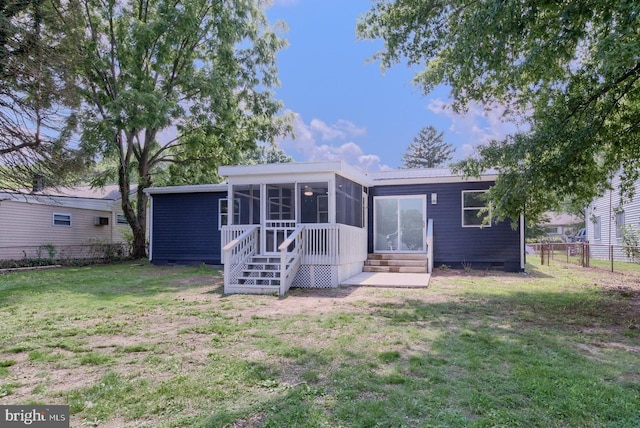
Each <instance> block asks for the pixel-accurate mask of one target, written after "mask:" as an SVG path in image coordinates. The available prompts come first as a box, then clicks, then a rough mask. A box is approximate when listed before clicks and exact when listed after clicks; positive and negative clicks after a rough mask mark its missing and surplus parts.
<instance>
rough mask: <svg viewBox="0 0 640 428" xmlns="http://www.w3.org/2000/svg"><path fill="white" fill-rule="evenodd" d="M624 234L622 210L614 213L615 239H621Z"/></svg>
mask: <svg viewBox="0 0 640 428" xmlns="http://www.w3.org/2000/svg"><path fill="white" fill-rule="evenodd" d="M623 235H624V211H623V212H620V213H616V239H622V236H623Z"/></svg>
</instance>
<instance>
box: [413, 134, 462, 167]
mask: <svg viewBox="0 0 640 428" xmlns="http://www.w3.org/2000/svg"><path fill="white" fill-rule="evenodd" d="M453 152H454V150H453V146H452V144H450V143H445V141H444V134H443V133H442V132H440V133H438V130H437V129H436V128H434V127H433V126H426V127H424V128H422V129H421V130H420V132H419V133H418V135H417V136H416V137H414V139H413V142H412V143H411V144H410V145H409V147H408V148H407V151H406V152H405V153H404V155H403V156H402V167H403V168H435V167H438V166H441V165H443V164H444V163H445V162H447V161H450V160H451V158H452V154H453Z"/></svg>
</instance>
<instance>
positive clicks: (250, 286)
mask: <svg viewBox="0 0 640 428" xmlns="http://www.w3.org/2000/svg"><path fill="white" fill-rule="evenodd" d="M219 172H220V175H222V176H224V177H226V178H227V183H225V184H222V185H209V186H180V187H175V188H171V187H167V188H152V189H148V190H147V191H148V193H149V195H150V196H151V197H152V209H151V217H152V225H151V238H150V239H151V249H150V257H151V261H152V262H153V263H154V264H172V263H180V264H189V263H207V264H218V263H221V264H222V265H223V266H224V269H225V292H228V293H233V292H246V293H272V292H276V293H279V294H284V293H285V292H286V290H287V289H288V288H289V287H291V286H295V287H336V286H338V285H340V284H341V283H342V282H343V281H345V280H346V279H348V278H350V277H351V276H353V275H355V274H357V273H360V272H362V270H363V267H364V266H365V263H368V259H371V258H375V257H376V256H381V255H402V256H410V255H416V256H419V257H418V259H419V260H424V270H425V272H430V271H431V269H432V268H433V266H434V265H435V266H442V265H446V266H450V267H471V268H483V269H484V268H501V269H504V270H508V271H519V270H521V269H523V268H524V235H523V230H522V219H518V221H516V222H511V221H506V222H500V223H498V222H495V221H493V220H492V219H491V212H490V208H489V207H487V206H486V202H485V200H484V196H483V195H484V193H485V192H486V190H487V189H488V188H489V187H490V186H491V184H492V183H493V182H494V180H495V176H493V175H484V176H482V177H480V178H477V179H463V178H461V177H459V176H456V175H454V174H452V173H451V171H449V170H448V169H430V170H401V171H390V172H377V173H369V174H365V173H362V172H361V171H359V170H356V169H355V168H352V167H350V166H348V165H346V164H344V163H343V162H340V161H337V162H318V163H300V164H296V163H290V164H267V165H251V166H229V167H221V168H220V171H219ZM229 201H233V203H230V202H229ZM514 223H515V225H516V227H515V228H513V227H512V225H513V224H514Z"/></svg>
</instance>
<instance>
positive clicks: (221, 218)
mask: <svg viewBox="0 0 640 428" xmlns="http://www.w3.org/2000/svg"><path fill="white" fill-rule="evenodd" d="M228 224H229V201H228V200H227V198H223V199H220V200H219V201H218V229H221V228H222V226H227V225H228ZM233 224H240V199H238V198H236V200H235V201H234V203H233Z"/></svg>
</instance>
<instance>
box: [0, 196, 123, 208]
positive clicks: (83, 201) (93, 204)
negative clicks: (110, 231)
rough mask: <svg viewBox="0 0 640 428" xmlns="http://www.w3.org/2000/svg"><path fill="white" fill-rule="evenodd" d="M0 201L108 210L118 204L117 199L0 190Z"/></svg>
mask: <svg viewBox="0 0 640 428" xmlns="http://www.w3.org/2000/svg"><path fill="white" fill-rule="evenodd" d="M2 201H12V202H20V203H26V204H34V205H48V206H52V207H61V208H79V209H85V210H94V211H109V212H113V209H114V207H117V206H118V205H119V204H118V201H119V199H97V198H82V197H74V196H58V195H39V194H29V193H19V192H0V203H1V202H2Z"/></svg>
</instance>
